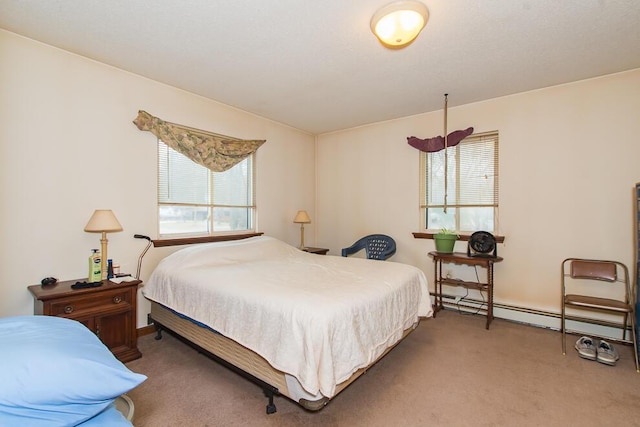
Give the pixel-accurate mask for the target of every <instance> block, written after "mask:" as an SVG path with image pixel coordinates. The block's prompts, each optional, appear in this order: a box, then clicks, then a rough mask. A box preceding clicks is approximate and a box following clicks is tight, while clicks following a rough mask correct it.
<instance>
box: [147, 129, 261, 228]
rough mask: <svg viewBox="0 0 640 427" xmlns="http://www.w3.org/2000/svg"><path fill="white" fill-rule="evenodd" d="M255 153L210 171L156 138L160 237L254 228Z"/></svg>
mask: <svg viewBox="0 0 640 427" xmlns="http://www.w3.org/2000/svg"><path fill="white" fill-rule="evenodd" d="M254 163H255V161H254V155H253V154H252V155H250V156H249V157H247V158H246V159H244V160H243V161H241V162H240V163H238V164H237V165H235V166H234V167H232V168H231V169H228V170H226V171H225V172H212V171H210V170H209V169H207V168H205V167H204V166H201V165H198V164H197V163H195V162H193V161H191V160H189V159H188V158H187V157H185V156H183V155H182V154H180V153H178V152H176V151H174V150H173V149H172V148H170V147H168V146H167V145H166V144H164V143H163V142H162V141H160V140H158V229H159V235H160V236H191V235H209V234H216V233H219V232H228V231H244V230H253V229H254V222H255V221H254V217H255V208H256V207H255V192H254V189H255V182H254V176H255V173H254Z"/></svg>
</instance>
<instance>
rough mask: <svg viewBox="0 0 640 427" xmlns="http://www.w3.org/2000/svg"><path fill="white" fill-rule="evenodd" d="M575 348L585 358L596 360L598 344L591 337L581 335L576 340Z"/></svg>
mask: <svg viewBox="0 0 640 427" xmlns="http://www.w3.org/2000/svg"><path fill="white" fill-rule="evenodd" d="M575 349H576V350H578V355H579V356H580V357H582V358H583V359H588V360H596V357H597V356H596V346H595V345H594V343H593V340H592V339H591V338H589V337H580V339H579V340H578V341H576V345H575Z"/></svg>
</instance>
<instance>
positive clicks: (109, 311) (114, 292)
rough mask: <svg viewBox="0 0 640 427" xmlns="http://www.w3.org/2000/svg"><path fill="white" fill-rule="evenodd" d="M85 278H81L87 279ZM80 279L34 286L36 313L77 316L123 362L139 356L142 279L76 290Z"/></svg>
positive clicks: (31, 288)
mask: <svg viewBox="0 0 640 427" xmlns="http://www.w3.org/2000/svg"><path fill="white" fill-rule="evenodd" d="M83 280H84V279H79V281H83ZM77 281H78V280H68V281H64V282H58V283H56V284H55V285H47V286H41V285H31V286H29V287H28V289H29V291H30V292H31V293H32V294H33V297H34V310H33V311H34V314H43V315H46V316H58V317H66V318H69V319H74V320H77V321H79V322H80V323H82V324H84V325H85V326H86V327H87V328H89V329H90V330H91V331H92V332H93V333H95V334H96V335H97V336H98V337H99V338H100V340H101V341H102V342H103V343H104V344H105V345H106V346H107V347H108V348H109V350H111V352H112V353H113V354H114V356H116V357H117V358H118V359H119V360H120V361H121V362H129V361H131V360H134V359H138V358H139V357H140V356H142V354H141V353H140V351H139V350H138V331H137V329H136V307H137V304H136V298H137V294H138V285H139V284H140V283H142V282H141V281H140V280H134V281H131V282H122V283H120V284H116V283H113V282H109V281H108V280H103V281H102V286H99V287H96V288H86V289H72V288H71V285H73V284H74V283H76V282H77Z"/></svg>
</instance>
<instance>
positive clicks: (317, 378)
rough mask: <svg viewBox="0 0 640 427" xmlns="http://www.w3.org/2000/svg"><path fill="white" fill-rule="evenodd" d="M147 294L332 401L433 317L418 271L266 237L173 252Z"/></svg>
mask: <svg viewBox="0 0 640 427" xmlns="http://www.w3.org/2000/svg"><path fill="white" fill-rule="evenodd" d="M142 292H143V295H144V296H145V297H146V298H148V299H150V300H153V301H156V302H158V303H160V304H163V305H165V306H167V307H169V308H171V309H173V310H175V311H177V312H179V313H182V314H185V315H187V316H189V317H191V318H192V319H195V320H197V321H199V322H202V323H204V324H206V325H207V326H209V327H211V328H213V329H215V330H216V331H218V332H220V333H222V334H223V335H225V336H227V337H229V338H231V339H233V340H235V341H237V342H238V343H240V344H242V345H243V346H245V347H247V348H250V349H251V350H253V351H255V352H256V353H258V354H260V355H261V356H262V357H263V358H265V359H266V360H267V361H268V362H269V363H270V364H271V365H272V366H273V367H274V368H276V369H278V370H281V371H283V372H285V373H287V374H290V375H292V376H294V377H295V378H297V380H298V381H299V382H300V384H301V385H302V387H303V388H304V390H305V391H307V392H308V393H310V394H311V395H317V393H318V392H320V393H321V394H322V395H324V396H326V397H329V398H330V397H333V395H334V393H335V388H336V385H337V384H339V383H341V382H342V381H344V380H346V379H348V378H349V377H350V376H351V375H352V374H353V373H354V372H355V371H357V370H358V369H360V368H363V367H366V366H368V365H370V364H371V363H372V362H373V361H375V360H376V359H377V358H378V357H379V356H380V355H381V354H382V353H383V352H384V351H385V349H387V348H388V347H389V346H392V345H394V344H395V343H396V342H397V341H399V340H400V339H401V337H402V333H403V331H404V330H405V329H407V328H409V327H411V326H412V325H413V324H414V323H416V322H417V321H418V318H419V317H428V316H431V315H432V310H431V302H430V298H429V291H428V288H427V280H426V278H425V275H424V273H423V272H422V271H421V270H420V269H418V268H416V267H413V266H409V265H406V264H401V263H396V262H389V261H386V262H382V261H373V260H366V259H361V258H343V257H336V256H320V255H315V254H310V253H307V252H303V251H300V250H299V249H297V248H294V247H293V246H290V245H288V244H286V243H284V242H281V241H279V240H277V239H274V238H272V237H267V236H259V237H252V238H249V239H245V240H237V241H230V242H218V243H210V244H202V245H194V246H190V247H187V248H185V249H182V250H180V251H178V252H175V253H173V254H171V255H169V256H168V257H166V258H165V259H164V260H162V261H161V262H160V263H159V265H158V266H157V268H156V269H155V270H154V272H153V274H152V275H151V277H150V279H149V280H148V281H147V283H146V285H145V286H144V288H143V291H142Z"/></svg>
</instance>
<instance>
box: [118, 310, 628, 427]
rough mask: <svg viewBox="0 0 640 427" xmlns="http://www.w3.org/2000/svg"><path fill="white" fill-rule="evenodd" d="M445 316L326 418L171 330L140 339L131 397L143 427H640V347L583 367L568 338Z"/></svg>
mask: <svg viewBox="0 0 640 427" xmlns="http://www.w3.org/2000/svg"><path fill="white" fill-rule="evenodd" d="M484 325H485V319H484V317H481V316H472V315H463V314H459V313H458V312H456V311H444V312H440V313H438V317H437V318H436V319H429V320H425V321H423V322H421V324H420V326H419V327H418V328H417V330H416V331H415V332H414V333H413V334H411V335H410V336H409V337H408V338H407V339H406V340H405V341H403V342H402V343H401V344H400V345H399V346H398V347H396V348H395V349H394V350H393V351H392V352H391V353H389V354H388V355H387V356H386V357H385V358H384V359H383V360H381V361H380V362H379V363H378V364H377V365H375V366H374V367H373V368H372V369H370V370H369V371H368V372H367V373H366V374H365V375H363V376H362V377H361V378H359V379H358V380H357V381H355V382H354V383H353V384H352V385H351V386H350V387H348V388H347V389H346V390H345V391H343V392H342V393H341V394H339V395H338V396H337V397H336V398H335V399H334V400H332V401H331V402H330V403H329V404H328V405H327V406H326V407H325V408H324V409H322V410H321V411H319V412H316V413H311V412H306V411H305V410H304V409H302V408H301V407H300V406H298V405H297V404H295V403H293V402H291V401H290V400H288V399H286V398H284V397H276V399H275V404H276V406H277V408H278V412H277V413H275V414H272V415H266V413H265V405H266V403H267V399H266V397H264V395H263V394H262V390H261V389H260V388H259V387H258V386H256V385H254V384H253V383H251V382H249V381H247V380H245V379H243V378H241V377H240V376H238V375H237V374H235V373H234V372H231V371H229V370H228V369H226V368H224V367H222V366H221V365H219V364H217V363H215V362H212V361H210V360H209V359H207V358H206V357H205V356H204V355H201V354H198V353H197V352H196V351H195V350H193V349H192V348H190V347H188V346H186V345H185V344H183V343H182V342H180V341H178V340H176V339H175V338H173V337H172V336H170V335H169V334H166V333H165V334H164V338H163V339H162V340H160V341H155V340H154V339H153V335H147V336H144V337H142V338H140V340H139V346H140V350H141V351H142V353H143V357H142V358H141V359H139V360H136V361H133V362H130V363H128V364H127V366H128V367H129V368H130V369H132V370H134V371H136V372H141V373H143V374H146V375H147V376H148V377H149V379H148V380H147V381H146V382H145V383H143V384H142V385H141V386H140V387H138V388H137V389H135V390H133V391H131V392H130V393H129V396H130V397H131V398H132V399H133V401H134V403H135V419H134V423H135V425H136V426H137V427H145V426H146V427H156V426H181V427H191V426H396V425H397V426H581V427H588V426H614V425H620V426H640V374H638V373H636V371H635V367H634V364H633V351H632V348H631V347H630V346H624V345H616V348H617V349H618V352H619V353H620V356H621V360H620V361H619V362H618V364H617V366H615V367H610V366H606V365H603V364H600V363H598V362H594V361H587V360H583V359H581V358H579V357H578V355H577V353H576V351H575V350H574V349H573V343H574V342H575V340H576V339H577V338H578V337H573V336H569V338H571V339H570V341H568V343H567V347H568V353H567V355H566V356H563V355H562V351H561V341H560V340H561V336H560V333H559V332H555V331H550V330H545V329H540V328H535V327H530V326H524V325H520V324H515V323H511V322H507V321H503V320H500V319H497V320H494V322H493V323H492V325H491V330H489V331H487V330H485V329H484Z"/></svg>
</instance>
